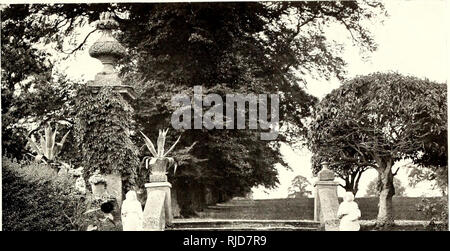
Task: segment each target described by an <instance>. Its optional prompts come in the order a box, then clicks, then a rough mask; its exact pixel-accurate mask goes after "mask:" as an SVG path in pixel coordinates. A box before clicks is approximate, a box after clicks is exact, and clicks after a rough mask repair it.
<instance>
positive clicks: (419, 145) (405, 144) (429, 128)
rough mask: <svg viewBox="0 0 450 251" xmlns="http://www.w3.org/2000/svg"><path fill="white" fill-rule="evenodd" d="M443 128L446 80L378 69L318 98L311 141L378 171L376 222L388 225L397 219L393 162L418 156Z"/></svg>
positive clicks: (316, 146)
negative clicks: (416, 76)
mask: <svg viewBox="0 0 450 251" xmlns="http://www.w3.org/2000/svg"><path fill="white" fill-rule="evenodd" d="M444 128H447V86H446V85H445V84H439V83H435V82H432V81H429V80H423V79H418V78H415V77H410V76H403V75H401V74H398V73H374V74H370V75H368V76H359V77H356V78H354V79H352V80H349V81H347V82H345V83H344V84H343V85H342V86H341V87H339V88H338V89H335V90H334V91H332V92H331V93H330V94H328V95H327V96H326V97H325V98H324V99H323V100H322V101H321V102H320V104H319V105H318V106H317V109H316V111H315V116H314V119H313V121H312V123H311V131H310V134H309V139H310V142H309V146H310V149H311V150H312V151H314V152H315V151H319V152H326V153H328V155H330V156H334V158H335V159H338V160H339V162H341V163H345V162H346V163H349V164H351V165H360V166H369V167H372V168H375V170H377V171H378V179H379V182H380V184H381V185H380V186H379V189H380V196H379V197H380V203H379V212H378V218H377V224H378V225H379V226H388V225H391V224H393V221H394V213H393V205H392V196H393V195H394V194H395V189H394V184H393V178H394V176H395V174H396V173H397V171H398V169H397V170H392V166H393V165H394V164H395V162H396V161H398V160H400V159H405V158H411V159H413V160H420V159H421V157H423V154H424V153H426V152H427V149H428V147H427V146H428V144H434V143H438V142H434V141H433V140H432V139H433V138H434V137H435V136H436V135H443V134H446V133H447V132H446V129H444ZM343 132H345V133H343ZM445 137H446V136H445ZM327 149H329V150H330V149H331V150H333V151H334V155H332V152H330V151H329V150H327ZM347 149H352V151H350V152H349V151H347ZM349 153H351V154H349ZM443 154H444V153H443ZM445 154H446V153H445ZM442 168H446V167H444V166H443V167H442Z"/></svg>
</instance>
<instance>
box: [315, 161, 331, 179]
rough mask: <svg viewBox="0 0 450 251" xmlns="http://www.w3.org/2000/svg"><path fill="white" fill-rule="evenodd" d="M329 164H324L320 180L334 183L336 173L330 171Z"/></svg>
mask: <svg viewBox="0 0 450 251" xmlns="http://www.w3.org/2000/svg"><path fill="white" fill-rule="evenodd" d="M328 166H329V163H328V162H322V170H321V171H320V172H319V175H318V176H319V180H321V181H332V180H334V172H333V171H331V170H330V169H328Z"/></svg>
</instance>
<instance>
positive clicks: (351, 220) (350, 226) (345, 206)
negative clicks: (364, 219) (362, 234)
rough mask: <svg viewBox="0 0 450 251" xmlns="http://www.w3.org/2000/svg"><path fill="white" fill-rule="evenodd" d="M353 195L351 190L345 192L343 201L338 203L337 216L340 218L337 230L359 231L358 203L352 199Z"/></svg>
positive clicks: (359, 213)
mask: <svg viewBox="0 0 450 251" xmlns="http://www.w3.org/2000/svg"><path fill="white" fill-rule="evenodd" d="M354 199H355V196H353V193H352V192H346V193H345V196H344V201H343V202H342V203H341V204H340V205H339V209H338V212H337V217H338V218H339V219H341V222H340V224H339V231H359V228H360V226H359V222H358V220H359V218H360V217H361V211H360V210H359V208H358V204H357V203H356V202H355V201H353V200H354Z"/></svg>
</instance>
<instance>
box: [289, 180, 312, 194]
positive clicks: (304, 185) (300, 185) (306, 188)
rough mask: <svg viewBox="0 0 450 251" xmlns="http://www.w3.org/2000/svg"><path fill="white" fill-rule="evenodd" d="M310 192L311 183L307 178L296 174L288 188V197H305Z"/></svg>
mask: <svg viewBox="0 0 450 251" xmlns="http://www.w3.org/2000/svg"><path fill="white" fill-rule="evenodd" d="M311 194H312V192H311V183H310V182H309V181H308V179H307V178H305V177H303V176H301V175H297V176H295V178H293V179H292V181H291V186H290V187H289V188H288V197H289V198H307V197H308V196H310V195H311Z"/></svg>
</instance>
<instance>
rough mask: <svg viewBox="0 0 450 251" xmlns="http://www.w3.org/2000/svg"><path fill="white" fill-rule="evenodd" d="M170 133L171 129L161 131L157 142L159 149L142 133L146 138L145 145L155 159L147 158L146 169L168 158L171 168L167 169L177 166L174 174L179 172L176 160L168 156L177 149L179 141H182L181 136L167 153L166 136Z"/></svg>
mask: <svg viewBox="0 0 450 251" xmlns="http://www.w3.org/2000/svg"><path fill="white" fill-rule="evenodd" d="M168 131H169V128H167V129H166V130H159V135H158V140H157V142H156V144H157V148H155V146H154V145H153V142H152V141H151V140H150V139H149V138H148V137H147V136H146V135H145V134H144V133H143V132H141V134H142V136H144V141H145V145H146V146H147V148H148V150H149V151H150V153H151V154H152V155H153V157H145V158H144V161H145V168H146V169H148V166H149V165H152V164H154V163H155V162H156V160H157V159H164V158H166V159H167V160H168V161H169V166H168V167H167V168H170V167H171V166H172V165H175V167H174V173H175V172H176V170H177V164H176V162H175V160H174V159H173V158H171V157H167V155H168V154H169V153H170V152H171V151H172V150H173V149H174V148H175V146H176V145H177V143H178V141H179V140H180V138H181V136H179V137H178V139H177V140H176V141H175V143H174V144H173V145H172V146H171V147H170V148H169V150H167V152H165V149H164V145H165V143H166V135H167V132H168Z"/></svg>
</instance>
